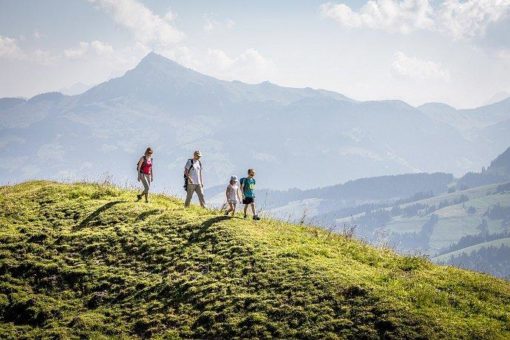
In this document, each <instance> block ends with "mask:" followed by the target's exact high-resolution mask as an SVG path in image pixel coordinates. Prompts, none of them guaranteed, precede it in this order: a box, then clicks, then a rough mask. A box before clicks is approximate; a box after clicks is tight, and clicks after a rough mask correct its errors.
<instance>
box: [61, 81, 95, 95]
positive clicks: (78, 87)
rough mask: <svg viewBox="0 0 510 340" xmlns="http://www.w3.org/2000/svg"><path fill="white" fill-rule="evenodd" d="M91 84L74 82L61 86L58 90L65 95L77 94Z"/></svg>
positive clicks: (88, 87)
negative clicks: (67, 85)
mask: <svg viewBox="0 0 510 340" xmlns="http://www.w3.org/2000/svg"><path fill="white" fill-rule="evenodd" d="M92 86H93V85H87V84H84V83H80V82H78V83H74V84H73V85H71V86H69V87H66V88H63V89H61V90H60V91H58V92H61V93H62V94H65V95H67V96H76V95H78V94H82V93H83V92H85V91H87V90H88V89H90V88H91V87H92Z"/></svg>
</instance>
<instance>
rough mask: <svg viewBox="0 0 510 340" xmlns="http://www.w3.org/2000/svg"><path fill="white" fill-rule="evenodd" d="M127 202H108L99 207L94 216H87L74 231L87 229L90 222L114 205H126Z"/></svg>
mask: <svg viewBox="0 0 510 340" xmlns="http://www.w3.org/2000/svg"><path fill="white" fill-rule="evenodd" d="M124 202H126V201H113V202H108V203H106V204H105V205H103V206H101V207H99V208H97V209H96V211H94V212H93V213H92V214H90V215H89V216H87V217H86V218H85V219H84V220H83V221H81V222H80V224H78V226H75V227H74V228H73V229H74V230H75V231H76V230H80V229H82V228H85V227H87V226H88V225H89V224H90V222H92V221H93V220H94V219H95V218H96V217H98V216H99V215H100V214H101V213H102V212H104V211H106V210H108V209H110V208H111V207H113V206H114V205H117V204H119V203H124Z"/></svg>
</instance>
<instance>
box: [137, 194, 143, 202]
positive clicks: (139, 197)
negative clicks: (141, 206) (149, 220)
mask: <svg viewBox="0 0 510 340" xmlns="http://www.w3.org/2000/svg"><path fill="white" fill-rule="evenodd" d="M141 199H142V195H141V194H138V195H136V201H137V202H138V201H139V200H141Z"/></svg>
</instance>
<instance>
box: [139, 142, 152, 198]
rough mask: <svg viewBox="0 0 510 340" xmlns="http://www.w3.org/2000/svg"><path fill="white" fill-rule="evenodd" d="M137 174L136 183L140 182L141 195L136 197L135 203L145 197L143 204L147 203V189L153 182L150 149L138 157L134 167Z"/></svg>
mask: <svg viewBox="0 0 510 340" xmlns="http://www.w3.org/2000/svg"><path fill="white" fill-rule="evenodd" d="M136 170H137V172H138V182H142V184H143V191H142V193H141V194H138V195H136V198H137V201H139V200H141V199H142V197H143V196H145V203H149V188H150V185H151V183H152V181H154V173H153V171H152V149H151V148H150V147H148V148H147V150H145V154H144V155H143V156H142V157H140V160H139V161H138V163H137V165H136Z"/></svg>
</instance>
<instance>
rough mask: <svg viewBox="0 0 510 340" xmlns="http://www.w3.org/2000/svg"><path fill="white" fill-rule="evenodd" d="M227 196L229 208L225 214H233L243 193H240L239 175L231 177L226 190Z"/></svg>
mask: <svg viewBox="0 0 510 340" xmlns="http://www.w3.org/2000/svg"><path fill="white" fill-rule="evenodd" d="M225 195H226V196H227V203H228V206H229V208H228V209H227V211H225V215H228V214H230V213H232V216H234V214H235V213H236V206H237V203H239V202H240V201H241V195H240V193H239V182H238V180H237V176H232V177H230V183H229V185H228V186H227V190H226V191H225Z"/></svg>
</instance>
